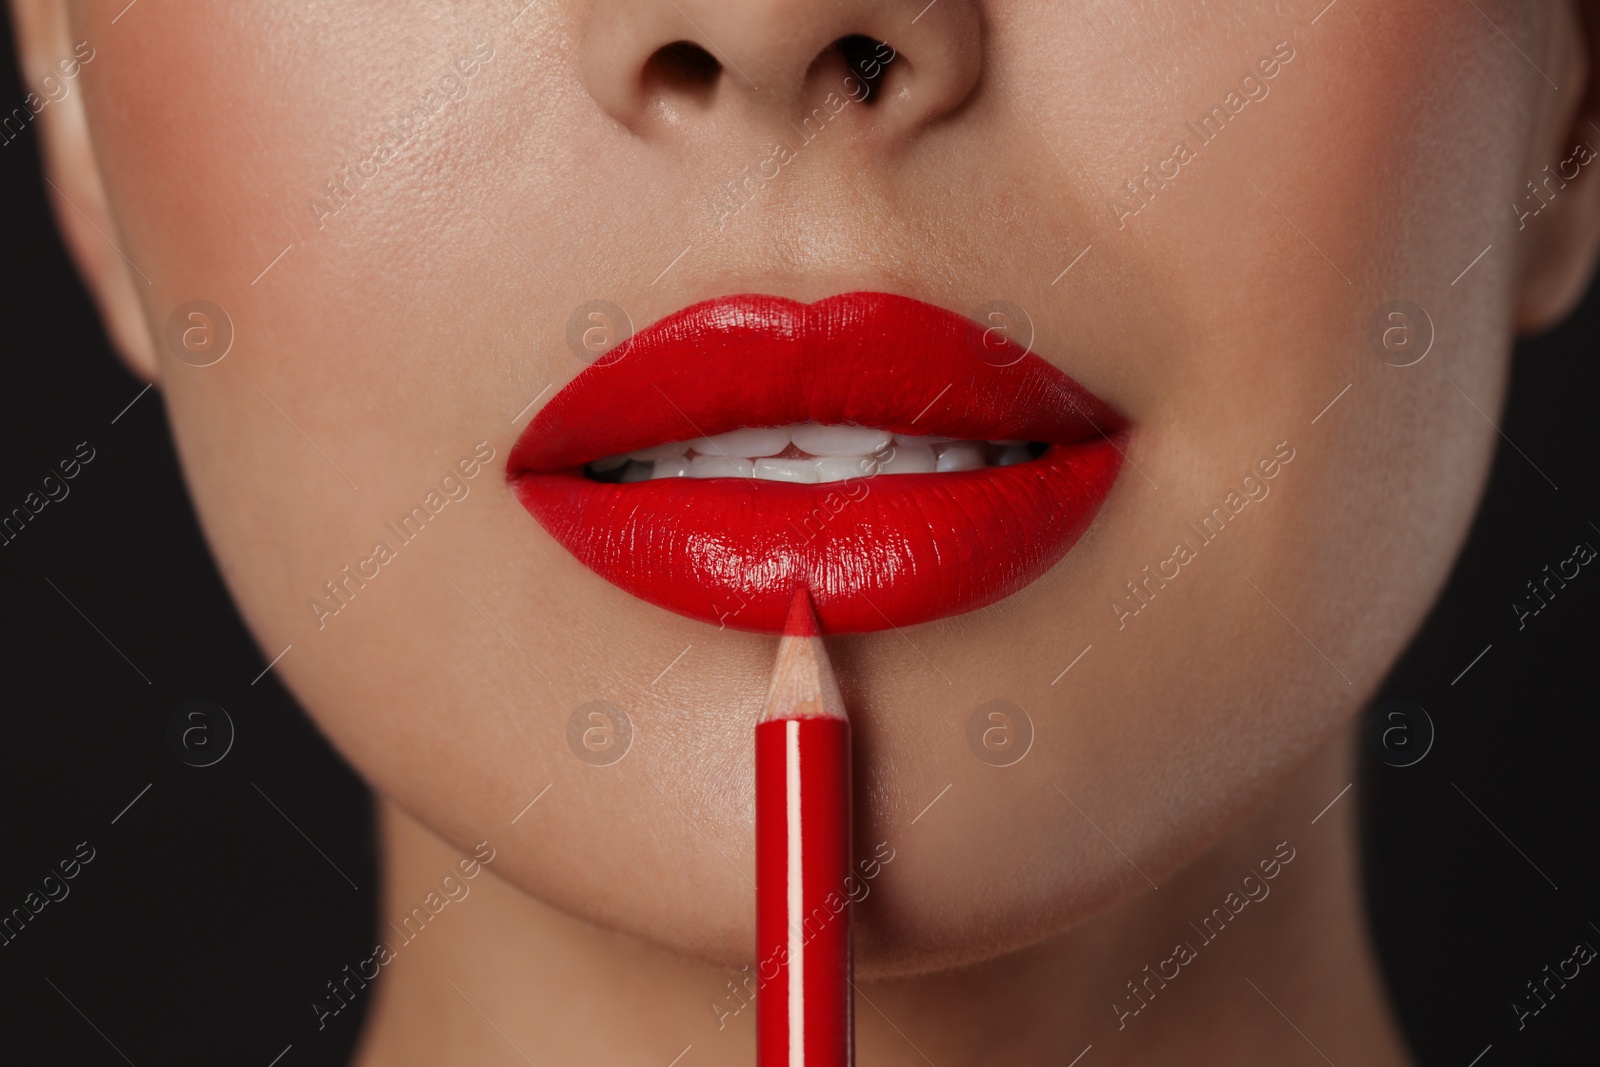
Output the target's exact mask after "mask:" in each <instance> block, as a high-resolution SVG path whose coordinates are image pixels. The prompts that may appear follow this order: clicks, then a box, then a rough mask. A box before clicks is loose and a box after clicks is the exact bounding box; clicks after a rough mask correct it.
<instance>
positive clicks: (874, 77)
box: [833, 33, 895, 104]
mask: <svg viewBox="0 0 1600 1067" xmlns="http://www.w3.org/2000/svg"><path fill="white" fill-rule="evenodd" d="M833 47H834V48H835V49H836V50H837V51H838V53H839V55H840V56H841V57H842V58H843V59H844V63H845V66H847V67H849V68H850V72H851V73H852V74H854V75H855V76H856V77H858V78H860V79H861V82H862V84H863V85H864V86H865V87H866V88H865V90H864V92H863V95H862V97H861V102H862V103H863V104H870V103H872V102H873V101H874V100H875V99H877V96H878V93H879V91H880V86H881V85H882V84H883V79H884V76H885V75H887V74H888V73H889V63H890V62H891V61H892V60H893V59H894V58H895V50H894V49H893V48H892V47H891V46H889V45H888V44H885V43H884V42H883V41H879V40H877V39H876V38H873V37H867V36H865V35H863V34H859V33H853V34H851V35H850V36H848V37H841V38H839V39H838V40H837V41H835V42H833Z"/></svg>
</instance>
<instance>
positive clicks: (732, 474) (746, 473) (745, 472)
mask: <svg viewBox="0 0 1600 1067" xmlns="http://www.w3.org/2000/svg"><path fill="white" fill-rule="evenodd" d="M752 467H753V464H752V463H751V462H750V461H749V460H748V459H734V458H732V457H731V456H696V457H694V458H693V459H691V460H690V461H689V477H691V478H749V477H751V476H752V474H753V471H752Z"/></svg>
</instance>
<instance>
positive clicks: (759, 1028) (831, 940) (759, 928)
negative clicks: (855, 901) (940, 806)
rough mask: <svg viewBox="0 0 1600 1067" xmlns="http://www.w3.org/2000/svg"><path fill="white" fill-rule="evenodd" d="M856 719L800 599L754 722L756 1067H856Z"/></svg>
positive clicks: (801, 594) (800, 595)
mask: <svg viewBox="0 0 1600 1067" xmlns="http://www.w3.org/2000/svg"><path fill="white" fill-rule="evenodd" d="M850 858H851V851H850V719H849V718H848V716H847V715H846V713H845V708H844V700H843V699H842V698H841V697H840V695H839V686H838V683H837V682H835V681H834V677H833V668H832V667H831V666H830V665H829V663H828V654H827V651H826V650H825V649H824V648H823V645H822V636H821V632H820V630H819V628H818V626H817V617H816V614H815V613H814V612H813V611H812V608H811V599H810V597H809V596H808V595H807V594H806V592H805V590H803V589H802V590H798V591H797V592H796V593H795V597H794V603H793V604H792V605H791V606H790V609H789V620H788V623H787V625H785V627H784V632H783V637H782V638H781V639H780V640H779V642H778V661H777V665H776V666H775V667H774V668H773V672H772V688H771V689H770V690H769V691H768V693H767V703H766V707H765V708H764V709H763V710H762V714H761V720H760V721H759V722H758V723H756V949H757V952H756V963H757V975H758V977H759V979H760V982H759V984H758V986H757V992H756V1064H757V1067H848V1065H849V1064H851V1063H852V1062H853V1061H854V1059H855V1051H854V1045H855V1033H854V1029H855V1027H854V1016H853V1009H852V1003H851V986H850V975H851V964H850V897H849V888H850V887H849V884H848V883H847V882H846V879H847V878H848V877H849V876H850Z"/></svg>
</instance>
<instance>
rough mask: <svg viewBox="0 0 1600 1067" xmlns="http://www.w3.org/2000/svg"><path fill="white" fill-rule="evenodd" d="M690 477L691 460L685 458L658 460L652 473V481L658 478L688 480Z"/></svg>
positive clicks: (675, 457) (676, 457)
mask: <svg viewBox="0 0 1600 1067" xmlns="http://www.w3.org/2000/svg"><path fill="white" fill-rule="evenodd" d="M688 476H689V460H688V459H687V458H686V457H684V456H674V457H672V458H671V459H658V460H656V462H655V465H654V467H653V469H652V470H651V471H650V480H651V481H654V480H655V479H657V478H687V477H688Z"/></svg>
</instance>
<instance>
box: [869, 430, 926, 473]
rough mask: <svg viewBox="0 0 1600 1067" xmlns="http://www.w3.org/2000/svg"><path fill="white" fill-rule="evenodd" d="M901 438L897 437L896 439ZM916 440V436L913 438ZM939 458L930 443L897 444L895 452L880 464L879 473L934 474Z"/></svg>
mask: <svg viewBox="0 0 1600 1067" xmlns="http://www.w3.org/2000/svg"><path fill="white" fill-rule="evenodd" d="M899 440H900V438H898V437H896V438H895V441H897V442H898V441H899ZM913 440H915V438H913ZM936 464H937V459H936V457H935V456H934V454H933V448H932V446H930V445H918V444H896V445H895V447H894V454H893V455H891V456H890V457H889V458H888V460H887V461H886V462H884V463H881V464H879V465H878V473H879V474H932V473H933V471H934V470H935V467H936Z"/></svg>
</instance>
